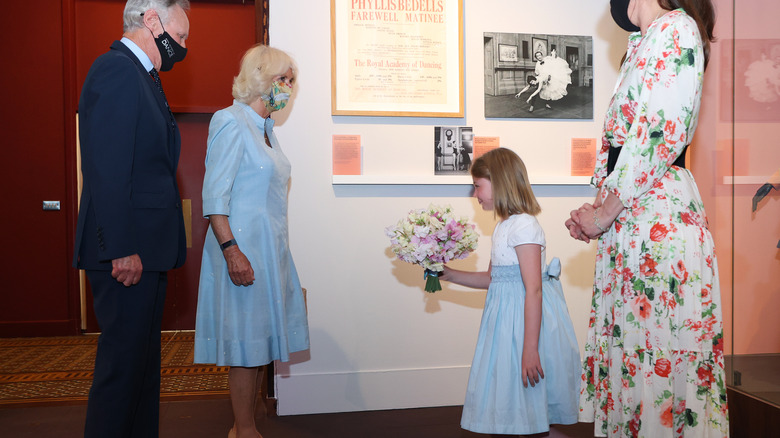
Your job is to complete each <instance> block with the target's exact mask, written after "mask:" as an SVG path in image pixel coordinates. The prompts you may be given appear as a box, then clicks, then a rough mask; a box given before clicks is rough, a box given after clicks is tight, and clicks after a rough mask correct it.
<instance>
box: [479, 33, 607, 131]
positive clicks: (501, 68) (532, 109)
mask: <svg viewBox="0 0 780 438" xmlns="http://www.w3.org/2000/svg"><path fill="white" fill-rule="evenodd" d="M484 48H485V51H484V55H485V118H509V119H517V118H527V119H564V120H568V119H592V118H593V37H590V36H576V35H547V34H527V33H496V32H485V34H484ZM512 48H514V49H512ZM513 54H514V56H512V55H513Z"/></svg>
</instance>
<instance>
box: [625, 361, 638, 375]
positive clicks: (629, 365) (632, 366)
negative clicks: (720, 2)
mask: <svg viewBox="0 0 780 438" xmlns="http://www.w3.org/2000/svg"><path fill="white" fill-rule="evenodd" d="M626 369H627V370H628V374H629V375H630V376H636V364H635V363H634V362H631V361H630V360H629V361H627V362H626Z"/></svg>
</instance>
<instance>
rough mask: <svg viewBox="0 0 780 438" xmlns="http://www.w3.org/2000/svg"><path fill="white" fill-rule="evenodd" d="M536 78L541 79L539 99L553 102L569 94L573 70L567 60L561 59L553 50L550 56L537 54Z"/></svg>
mask: <svg viewBox="0 0 780 438" xmlns="http://www.w3.org/2000/svg"><path fill="white" fill-rule="evenodd" d="M534 56H535V57H536V69H535V70H534V72H535V74H536V77H537V78H539V79H540V81H541V82H540V87H539V90H540V91H539V97H540V98H542V99H544V100H548V101H552V100H559V99H561V98H562V97H563V96H565V95H566V94H567V91H566V88H567V87H568V86H569V85H570V84H571V69H570V68H569V63H568V62H566V60H565V59H562V58H559V57H558V56H557V55H556V53H555V50H554V49H553V50H552V51H551V52H550V54H549V55H547V56H544V57H543V56H542V52H536V54H534Z"/></svg>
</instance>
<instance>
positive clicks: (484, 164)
mask: <svg viewBox="0 0 780 438" xmlns="http://www.w3.org/2000/svg"><path fill="white" fill-rule="evenodd" d="M471 176H472V177H473V178H485V179H487V180H488V181H490V184H491V185H492V187H493V211H494V212H495V214H498V216H499V217H500V218H501V219H506V218H508V217H509V216H511V215H513V214H520V213H527V214H530V215H531V216H536V215H537V214H539V213H541V211H542V208H541V207H539V203H538V202H537V201H536V196H534V192H533V190H531V183H530V182H529V181H528V172H527V171H526V170H525V164H524V163H523V160H521V159H520V157H519V156H518V155H517V154H516V153H514V152H512V151H511V150H509V149H505V148H498V149H493V150H492V151H490V152H488V153H486V154H485V155H482V156H481V157H479V158H477V159H476V160H474V163H473V164H472V165H471Z"/></svg>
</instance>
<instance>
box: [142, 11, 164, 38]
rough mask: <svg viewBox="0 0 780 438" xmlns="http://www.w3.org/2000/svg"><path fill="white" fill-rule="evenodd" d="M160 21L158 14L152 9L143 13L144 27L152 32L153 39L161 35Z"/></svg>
mask: <svg viewBox="0 0 780 438" xmlns="http://www.w3.org/2000/svg"><path fill="white" fill-rule="evenodd" d="M161 23H162V21H161V20H160V14H158V13H157V11H155V10H154V9H149V10H147V11H145V12H144V25H145V26H146V28H147V29H149V30H150V31H151V32H152V35H154V37H155V38H157V37H158V36H160V35H162V34H163V30H162V24H161Z"/></svg>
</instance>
